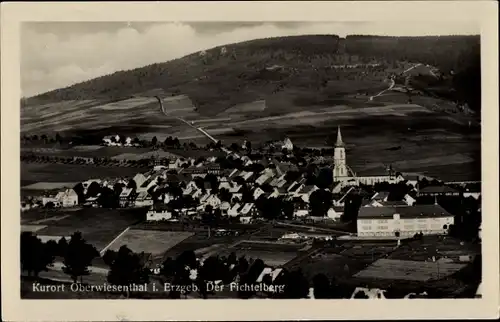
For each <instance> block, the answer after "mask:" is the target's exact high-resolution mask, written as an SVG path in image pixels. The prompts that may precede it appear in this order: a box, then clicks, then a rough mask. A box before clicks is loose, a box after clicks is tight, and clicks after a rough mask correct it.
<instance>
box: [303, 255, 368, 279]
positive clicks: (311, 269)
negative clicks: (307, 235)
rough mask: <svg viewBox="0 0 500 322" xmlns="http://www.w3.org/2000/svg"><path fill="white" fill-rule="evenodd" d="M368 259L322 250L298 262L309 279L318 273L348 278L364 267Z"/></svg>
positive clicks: (331, 276)
mask: <svg viewBox="0 0 500 322" xmlns="http://www.w3.org/2000/svg"><path fill="white" fill-rule="evenodd" d="M366 264H367V261H363V260H359V259H354V258H349V257H347V256H342V255H339V254H332V253H327V252H320V253H317V254H315V255H313V256H311V257H308V258H306V259H304V260H303V261H302V262H300V263H299V264H298V266H300V269H301V270H302V272H303V273H304V275H305V276H306V277H307V278H308V279H309V280H312V278H313V277H314V276H315V275H317V274H324V275H326V276H327V277H328V279H330V280H331V279H332V278H335V279H348V278H350V277H351V276H352V274H353V273H356V272H357V271H359V270H360V269H363V268H364V267H365V266H366Z"/></svg>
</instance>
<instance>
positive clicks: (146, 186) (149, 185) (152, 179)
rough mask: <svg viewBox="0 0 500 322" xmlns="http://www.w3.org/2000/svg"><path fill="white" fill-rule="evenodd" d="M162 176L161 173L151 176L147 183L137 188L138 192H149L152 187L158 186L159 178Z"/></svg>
mask: <svg viewBox="0 0 500 322" xmlns="http://www.w3.org/2000/svg"><path fill="white" fill-rule="evenodd" d="M160 176H161V174H160V173H154V174H152V175H150V176H149V177H148V178H147V179H146V181H144V182H143V183H142V184H141V185H140V186H137V192H139V193H140V192H144V191H149V189H151V188H152V187H154V186H156V185H157V184H158V178H159V177H160Z"/></svg>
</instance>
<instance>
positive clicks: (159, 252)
mask: <svg viewBox="0 0 500 322" xmlns="http://www.w3.org/2000/svg"><path fill="white" fill-rule="evenodd" d="M192 235H194V233H191V232H182V231H161V230H142V229H129V230H128V231H127V232H126V233H125V234H123V235H122V236H120V238H118V239H117V240H115V241H113V243H112V244H111V245H109V248H108V249H110V250H114V251H117V250H118V249H120V247H121V246H123V245H126V246H127V247H128V248H130V249H131V250H132V251H134V252H136V253H140V252H145V253H151V254H152V255H153V257H158V256H160V257H163V254H164V253H165V252H166V251H168V250H169V249H170V248H172V247H174V246H175V245H177V244H178V243H180V242H182V241H183V240H184V239H186V238H189V237H191V236H192Z"/></svg>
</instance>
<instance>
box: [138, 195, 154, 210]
mask: <svg viewBox="0 0 500 322" xmlns="http://www.w3.org/2000/svg"><path fill="white" fill-rule="evenodd" d="M152 205H153V198H152V197H151V195H150V194H149V192H147V191H141V192H139V194H138V195H137V198H136V199H135V206H136V207H148V206H152Z"/></svg>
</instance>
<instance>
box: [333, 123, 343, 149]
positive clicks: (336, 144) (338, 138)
mask: <svg viewBox="0 0 500 322" xmlns="http://www.w3.org/2000/svg"><path fill="white" fill-rule="evenodd" d="M335 146H336V147H343V146H344V142H343V141H342V134H341V133H340V126H339V127H337V142H336V143H335Z"/></svg>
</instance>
